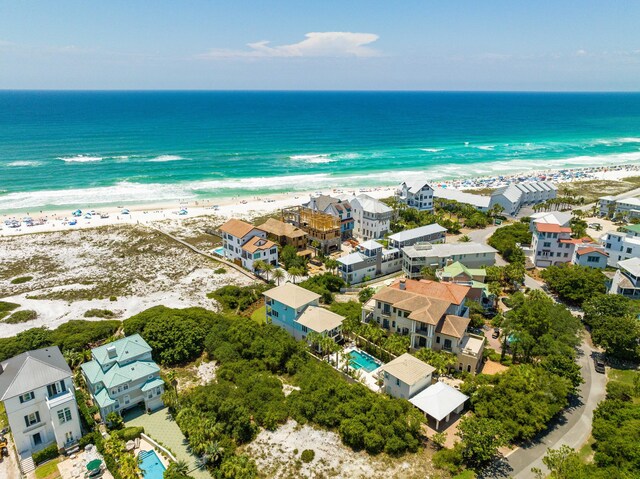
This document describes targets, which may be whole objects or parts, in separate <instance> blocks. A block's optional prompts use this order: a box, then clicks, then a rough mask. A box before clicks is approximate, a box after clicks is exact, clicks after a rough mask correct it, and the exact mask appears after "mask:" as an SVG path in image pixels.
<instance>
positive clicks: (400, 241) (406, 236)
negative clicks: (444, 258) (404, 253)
mask: <svg viewBox="0 0 640 479" xmlns="http://www.w3.org/2000/svg"><path fill="white" fill-rule="evenodd" d="M446 233H447V228H444V227H442V226H440V225H439V224H438V223H433V224H430V225H426V226H420V227H418V228H413V229H410V230H405V231H400V232H399V233H395V234H392V235H390V236H389V237H388V238H387V239H388V241H389V248H398V249H402V248H404V247H405V246H411V245H413V244H416V243H432V244H436V243H444V242H445V240H446Z"/></svg>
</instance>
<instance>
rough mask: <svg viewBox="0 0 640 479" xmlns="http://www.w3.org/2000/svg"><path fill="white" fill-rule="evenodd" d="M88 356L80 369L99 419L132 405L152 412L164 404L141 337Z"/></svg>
mask: <svg viewBox="0 0 640 479" xmlns="http://www.w3.org/2000/svg"><path fill="white" fill-rule="evenodd" d="M91 356H92V358H93V359H92V360H91V361H88V362H86V363H84V364H82V366H80V368H81V369H82V374H83V376H84V378H85V381H86V383H87V388H88V389H89V392H90V393H91V396H92V397H93V399H94V401H95V402H96V404H97V406H98V407H99V408H100V416H102V419H103V420H105V419H106V417H107V415H108V414H109V413H111V412H117V413H119V414H122V413H123V411H125V410H127V409H131V408H133V407H136V406H142V407H143V408H144V410H145V411H153V410H156V409H159V408H161V407H162V406H163V405H164V403H163V401H162V393H163V392H164V381H163V380H162V379H161V378H160V368H159V367H158V365H157V364H156V363H155V362H154V361H153V359H152V358H151V347H150V346H149V345H148V344H147V342H146V341H145V340H144V339H142V336H140V335H139V334H134V335H132V336H127V337H126V338H122V339H119V340H117V341H114V342H112V343H107V344H105V345H103V346H99V347H97V348H94V349H92V350H91Z"/></svg>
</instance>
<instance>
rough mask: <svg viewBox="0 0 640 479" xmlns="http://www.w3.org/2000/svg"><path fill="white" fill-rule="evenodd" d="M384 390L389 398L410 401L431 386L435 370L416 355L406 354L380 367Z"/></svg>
mask: <svg viewBox="0 0 640 479" xmlns="http://www.w3.org/2000/svg"><path fill="white" fill-rule="evenodd" d="M379 371H380V373H381V374H382V381H383V382H382V390H383V391H384V392H385V393H387V394H388V395H389V396H393V397H395V398H400V399H409V398H411V397H413V396H415V395H416V394H418V393H419V392H420V391H422V390H423V389H426V388H428V387H429V386H431V375H432V374H433V372H434V371H435V368H434V367H433V366H431V365H430V364H427V363H425V362H424V361H420V360H419V359H418V358H416V357H415V356H414V355H412V354H409V353H404V354H403V355H401V356H398V357H397V358H395V359H394V360H392V361H390V362H388V363H387V364H385V365H383V366H381V367H380V370H379Z"/></svg>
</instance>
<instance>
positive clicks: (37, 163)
mask: <svg viewBox="0 0 640 479" xmlns="http://www.w3.org/2000/svg"><path fill="white" fill-rule="evenodd" d="M41 164H42V163H41V162H40V161H12V162H11V163H7V166H14V167H26V166H40V165H41Z"/></svg>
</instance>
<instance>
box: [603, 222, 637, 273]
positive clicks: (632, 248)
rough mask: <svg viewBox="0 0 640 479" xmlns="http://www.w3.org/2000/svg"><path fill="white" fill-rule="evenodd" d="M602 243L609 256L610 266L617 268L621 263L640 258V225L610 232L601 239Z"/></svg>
mask: <svg viewBox="0 0 640 479" xmlns="http://www.w3.org/2000/svg"><path fill="white" fill-rule="evenodd" d="M601 242H602V245H603V246H604V250H605V252H606V253H607V254H608V255H609V259H608V266H611V267H613V268H616V267H618V263H619V262H620V261H624V260H626V259H630V258H637V257H640V225H628V226H625V227H623V228H621V231H609V232H607V233H606V234H605V235H604V236H603V237H602V238H601Z"/></svg>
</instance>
